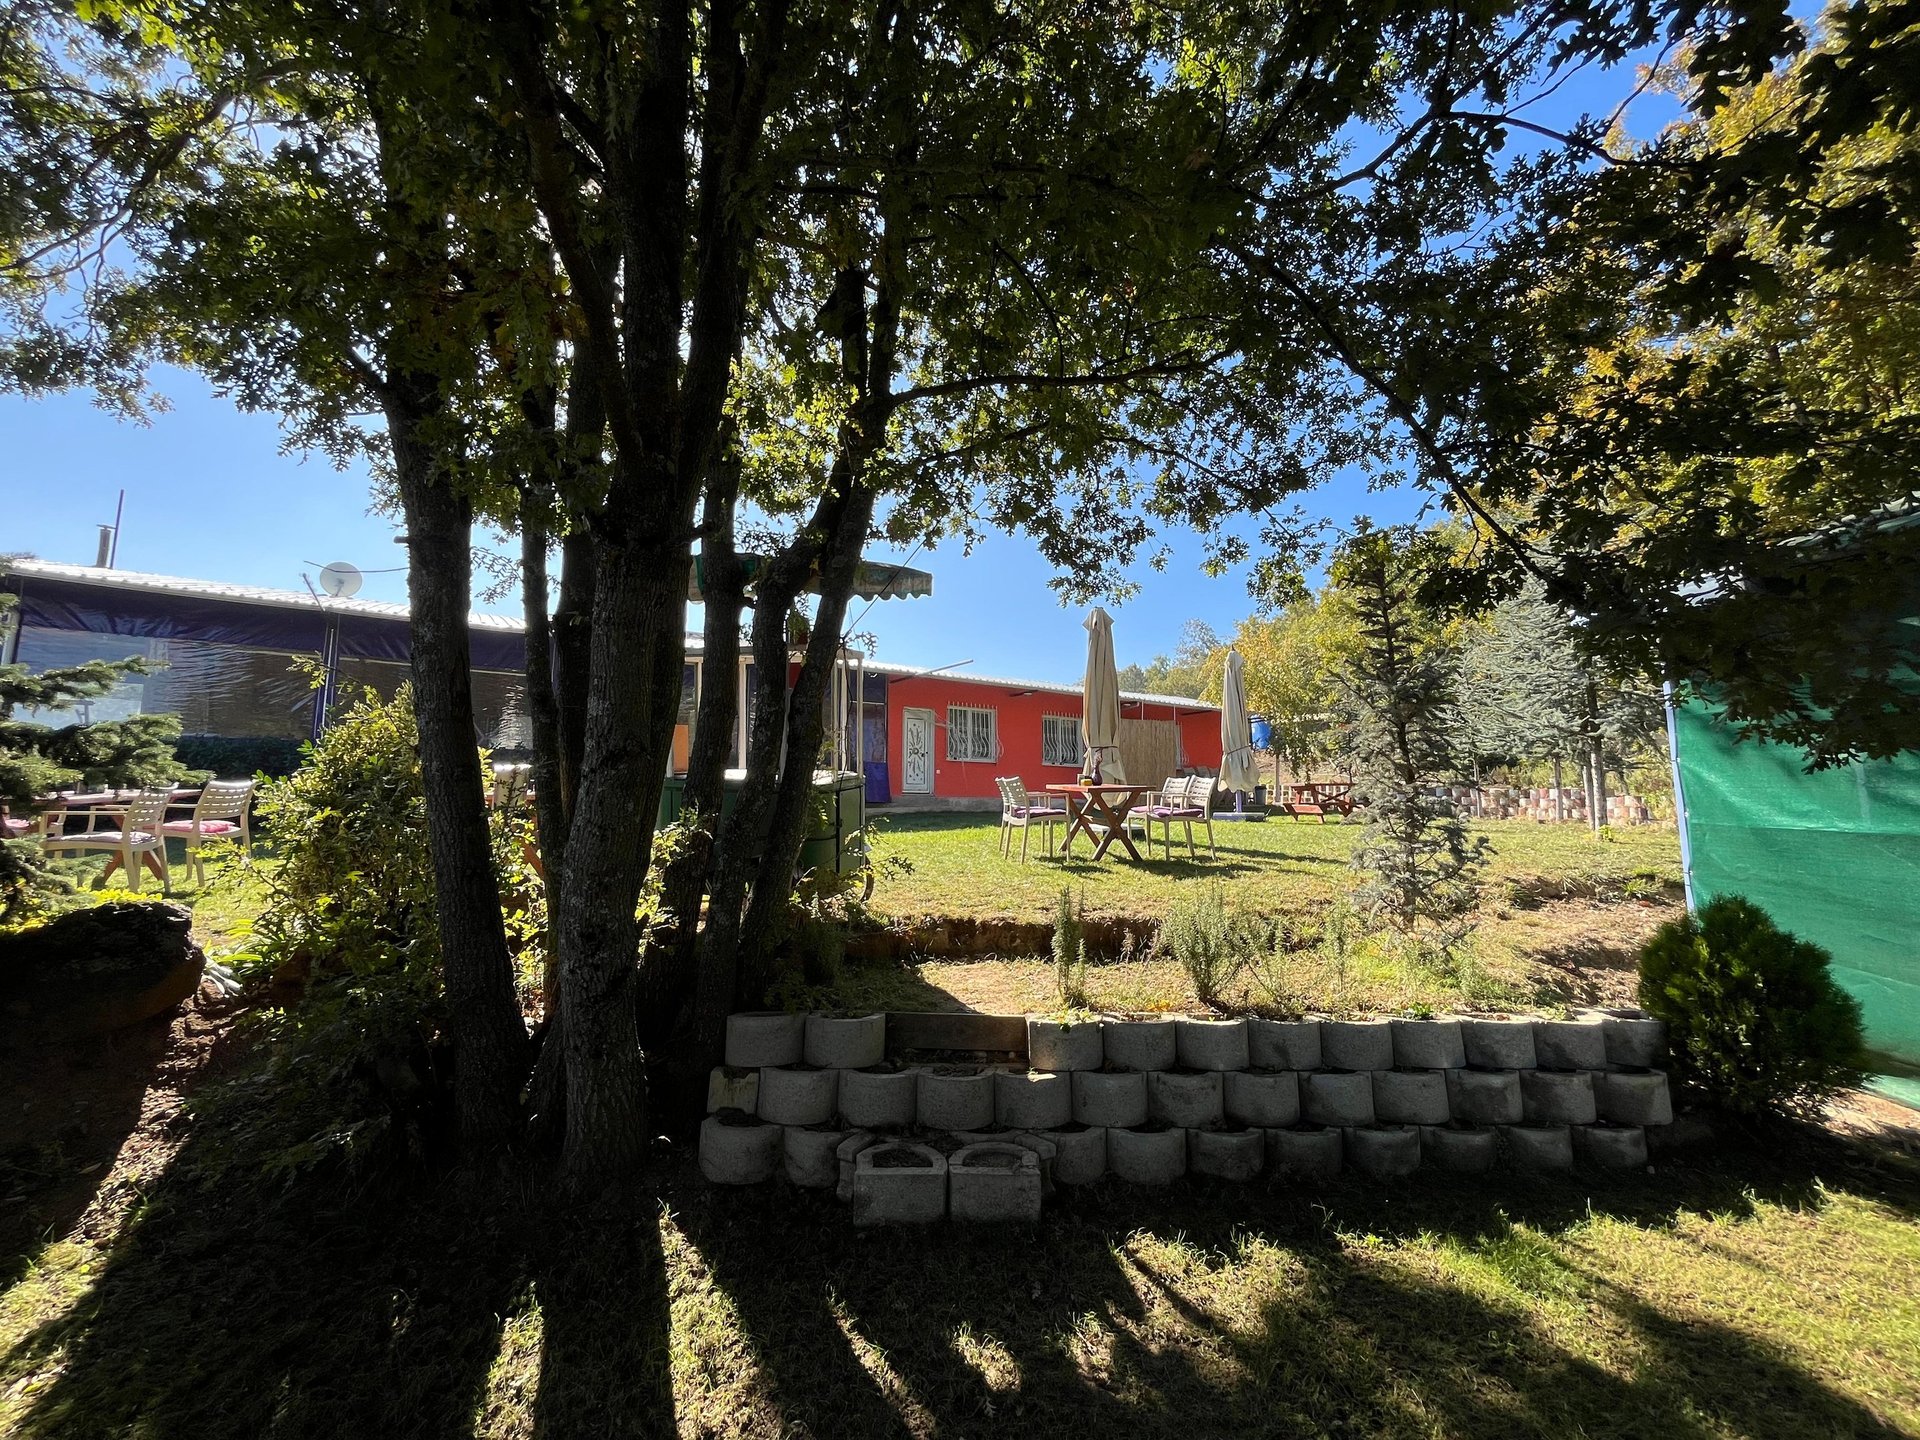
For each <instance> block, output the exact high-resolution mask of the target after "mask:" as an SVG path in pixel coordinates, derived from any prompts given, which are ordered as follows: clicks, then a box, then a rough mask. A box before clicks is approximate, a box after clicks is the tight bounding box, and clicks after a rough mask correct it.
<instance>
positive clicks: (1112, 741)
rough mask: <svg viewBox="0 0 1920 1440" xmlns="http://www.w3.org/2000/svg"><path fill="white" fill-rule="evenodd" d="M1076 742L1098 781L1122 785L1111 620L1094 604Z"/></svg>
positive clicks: (1123, 774)
mask: <svg viewBox="0 0 1920 1440" xmlns="http://www.w3.org/2000/svg"><path fill="white" fill-rule="evenodd" d="M1080 739H1081V741H1082V742H1083V743H1084V744H1085V745H1086V747H1087V756H1088V758H1089V759H1092V760H1097V761H1098V762H1099V765H1100V778H1101V779H1102V780H1112V781H1121V782H1124V781H1125V780H1126V778H1127V767H1126V765H1125V763H1124V762H1123V761H1122V760H1121V759H1120V677H1119V675H1118V674H1117V673H1116V672H1115V670H1114V668H1113V617H1112V616H1110V615H1108V614H1107V612H1106V611H1105V610H1102V609H1101V608H1100V607H1099V606H1098V605H1096V606H1094V607H1093V609H1092V611H1090V612H1089V613H1088V615H1087V677H1086V680H1085V682H1084V683H1083V684H1082V685H1081V687H1080Z"/></svg>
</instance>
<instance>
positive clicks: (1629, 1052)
mask: <svg viewBox="0 0 1920 1440" xmlns="http://www.w3.org/2000/svg"><path fill="white" fill-rule="evenodd" d="M1600 1035H1601V1038H1602V1039H1603V1040H1604V1041H1605V1043H1606V1049H1607V1064H1609V1065H1611V1066H1614V1067H1616V1068H1618V1069H1622V1070H1652V1069H1656V1068H1657V1067H1659V1066H1660V1065H1662V1064H1664V1063H1665V1061H1666V1058H1667V1024H1666V1021H1664V1020H1655V1019H1654V1018H1653V1017H1652V1016H1651V1015H1643V1014H1639V1013H1637V1012H1634V1013H1616V1012H1612V1011H1609V1012H1608V1013H1606V1014H1604V1015H1602V1016H1601V1017H1600Z"/></svg>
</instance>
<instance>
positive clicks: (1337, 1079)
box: [1300, 1070, 1373, 1126]
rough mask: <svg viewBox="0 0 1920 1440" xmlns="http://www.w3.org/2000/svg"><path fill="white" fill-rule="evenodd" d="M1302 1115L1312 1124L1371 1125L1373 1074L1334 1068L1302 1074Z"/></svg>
mask: <svg viewBox="0 0 1920 1440" xmlns="http://www.w3.org/2000/svg"><path fill="white" fill-rule="evenodd" d="M1300 1114H1301V1115H1302V1116H1303V1117H1304V1118H1305V1119H1306V1120H1307V1122H1308V1123H1309V1124H1312V1125H1334V1126H1346V1125H1371V1124H1372V1123H1373V1076H1372V1075H1371V1074H1370V1073H1368V1072H1366V1071H1360V1072H1358V1073H1347V1072H1345V1071H1341V1072H1337V1073H1336V1072H1335V1071H1331V1070H1321V1071H1316V1072H1315V1073H1313V1074H1310V1075H1303V1076H1301V1077H1300Z"/></svg>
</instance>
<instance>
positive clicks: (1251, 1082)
mask: <svg viewBox="0 0 1920 1440" xmlns="http://www.w3.org/2000/svg"><path fill="white" fill-rule="evenodd" d="M1225 1079H1226V1083H1225V1086H1224V1087H1223V1090H1222V1095H1221V1100H1222V1108H1223V1109H1224V1110H1225V1111H1226V1116H1227V1119H1228V1120H1230V1121H1232V1122H1233V1123H1234V1124H1236V1125H1257V1126H1259V1127H1260V1128H1261V1129H1263V1130H1276V1129H1279V1128H1280V1127H1282V1126H1285V1125H1296V1124H1298V1123H1299V1121H1300V1078H1299V1076H1297V1075H1295V1074H1294V1073H1293V1071H1291V1070H1229V1071H1228V1072H1227V1074H1226V1077H1225Z"/></svg>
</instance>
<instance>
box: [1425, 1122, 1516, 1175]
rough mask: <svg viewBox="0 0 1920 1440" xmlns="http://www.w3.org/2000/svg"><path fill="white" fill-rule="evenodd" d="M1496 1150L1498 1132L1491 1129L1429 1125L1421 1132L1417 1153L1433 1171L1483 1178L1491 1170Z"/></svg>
mask: <svg viewBox="0 0 1920 1440" xmlns="http://www.w3.org/2000/svg"><path fill="white" fill-rule="evenodd" d="M1499 1151H1500V1132H1499V1131H1498V1130H1495V1129H1493V1128H1491V1127H1474V1128H1471V1129H1465V1128H1462V1129H1456V1128H1455V1127H1453V1126H1451V1125H1428V1126H1426V1127H1425V1128H1423V1129H1422V1130H1421V1131H1420V1153H1421V1155H1422V1157H1423V1158H1424V1159H1425V1160H1426V1162H1427V1164H1429V1165H1431V1166H1432V1167H1433V1168H1434V1169H1436V1170H1447V1171H1451V1172H1452V1173H1453V1174H1456V1175H1484V1174H1485V1173H1486V1172H1487V1171H1489V1170H1491V1169H1492V1168H1493V1162H1494V1159H1495V1157H1496V1156H1497V1155H1498V1154H1499Z"/></svg>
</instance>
